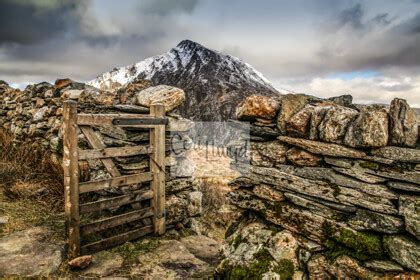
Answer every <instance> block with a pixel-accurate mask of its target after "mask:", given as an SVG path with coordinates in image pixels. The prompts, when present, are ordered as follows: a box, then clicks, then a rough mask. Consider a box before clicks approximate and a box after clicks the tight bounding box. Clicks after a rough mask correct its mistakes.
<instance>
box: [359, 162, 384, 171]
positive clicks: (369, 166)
mask: <svg viewBox="0 0 420 280" xmlns="http://www.w3.org/2000/svg"><path fill="white" fill-rule="evenodd" d="M359 165H360V166H361V167H363V168H367V169H371V170H378V169H379V164H378V163H376V162H370V161H362V162H361V163H360V164H359Z"/></svg>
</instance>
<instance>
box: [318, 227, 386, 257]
mask: <svg viewBox="0 0 420 280" xmlns="http://www.w3.org/2000/svg"><path fill="white" fill-rule="evenodd" d="M323 228H324V232H325V235H326V239H325V241H324V245H325V246H326V247H327V248H328V251H327V256H329V257H330V258H331V259H335V258H336V257H338V256H341V255H350V256H352V257H354V258H356V259H359V260H362V261H364V260H368V259H372V258H375V259H381V258H383V257H384V254H385V252H384V248H383V242H382V237H381V236H380V235H377V234H373V233H367V232H358V231H353V230H350V229H346V228H337V227H332V226H331V225H329V224H328V223H325V224H324V225H323Z"/></svg>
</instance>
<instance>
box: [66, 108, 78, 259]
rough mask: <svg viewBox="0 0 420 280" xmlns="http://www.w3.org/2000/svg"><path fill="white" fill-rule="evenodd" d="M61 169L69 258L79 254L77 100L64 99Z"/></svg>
mask: <svg viewBox="0 0 420 280" xmlns="http://www.w3.org/2000/svg"><path fill="white" fill-rule="evenodd" d="M63 169H64V200H65V206H64V208H65V214H66V228H67V230H68V239H69V240H68V241H69V251H68V255H69V258H75V257H77V256H79V254H80V216H79V166H78V151H77V102H75V101H71V100H68V101H65V102H64V109H63Z"/></svg>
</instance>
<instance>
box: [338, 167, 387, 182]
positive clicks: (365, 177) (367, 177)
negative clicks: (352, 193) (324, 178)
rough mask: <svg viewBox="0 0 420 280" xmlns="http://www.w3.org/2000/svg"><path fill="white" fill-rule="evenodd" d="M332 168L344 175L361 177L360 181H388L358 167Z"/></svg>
mask: <svg viewBox="0 0 420 280" xmlns="http://www.w3.org/2000/svg"><path fill="white" fill-rule="evenodd" d="M332 169H333V170H334V171H337V172H339V173H342V174H344V175H347V176H351V177H354V178H356V179H359V180H360V181H363V182H366V183H370V184H377V183H383V182H386V181H387V180H386V179H384V178H381V177H378V176H375V175H372V174H367V173H365V172H364V171H363V170H362V169H360V168H359V169H358V168H340V167H333V168H332Z"/></svg>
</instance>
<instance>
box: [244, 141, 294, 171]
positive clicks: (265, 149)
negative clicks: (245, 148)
mask: <svg viewBox="0 0 420 280" xmlns="http://www.w3.org/2000/svg"><path fill="white" fill-rule="evenodd" d="M286 151H287V146H286V145H285V144H283V143H281V142H280V141H270V142H254V143H252V144H251V164H253V165H259V166H266V167H272V166H276V165H279V164H282V163H285V162H286Z"/></svg>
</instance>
